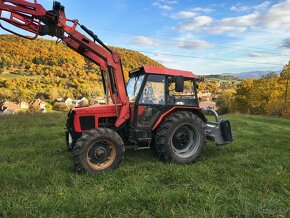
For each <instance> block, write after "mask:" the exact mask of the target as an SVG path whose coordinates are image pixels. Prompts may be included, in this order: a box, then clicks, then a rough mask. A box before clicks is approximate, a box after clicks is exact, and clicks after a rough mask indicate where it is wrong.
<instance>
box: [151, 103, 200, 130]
mask: <svg viewBox="0 0 290 218" xmlns="http://www.w3.org/2000/svg"><path fill="white" fill-rule="evenodd" d="M176 109H190V110H192V109H198V108H197V107H180V106H176V107H173V108H171V109H170V110H168V111H166V112H165V113H164V114H162V115H161V116H160V117H159V119H158V120H157V122H156V124H155V125H154V127H153V128H152V130H155V129H156V128H157V127H158V126H159V124H160V123H161V121H162V120H163V118H165V116H167V115H168V114H169V113H171V112H172V111H174V110H176Z"/></svg>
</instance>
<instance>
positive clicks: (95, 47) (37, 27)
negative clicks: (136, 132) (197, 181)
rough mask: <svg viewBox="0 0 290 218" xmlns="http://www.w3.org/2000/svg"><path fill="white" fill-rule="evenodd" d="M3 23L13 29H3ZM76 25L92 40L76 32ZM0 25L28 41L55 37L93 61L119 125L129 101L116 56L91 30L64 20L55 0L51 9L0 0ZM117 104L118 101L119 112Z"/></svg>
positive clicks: (27, 0) (29, 0) (28, 1)
mask: <svg viewBox="0 0 290 218" xmlns="http://www.w3.org/2000/svg"><path fill="white" fill-rule="evenodd" d="M3 23H6V24H9V25H10V26H13V27H14V28H13V29H11V28H7V27H5V26H4V25H3ZM78 26H79V27H80V28H81V29H82V30H83V31H84V32H85V33H86V34H87V35H88V37H90V38H92V39H90V38H88V37H87V36H86V35H84V34H83V33H81V32H79V31H78V30H77V27H78ZM0 27H1V28H2V29H4V30H6V31H8V32H10V33H13V34H15V35H18V36H21V37H24V38H27V39H31V40H33V39H36V38H37V37H38V36H44V35H50V36H55V37H57V38H59V39H60V40H62V41H63V42H64V43H65V44H66V45H67V46H68V47H70V48H71V49H73V50H75V51H76V52H78V53H79V54H80V55H82V56H84V57H85V58H87V59H89V60H91V61H92V62H93V63H95V64H97V65H98V66H99V67H100V69H101V72H102V77H103V78H105V79H104V86H106V87H107V88H108V89H109V92H110V96H111V99H112V102H114V103H115V104H116V110H117V111H116V112H117V114H118V119H117V121H116V123H115V125H116V126H120V125H121V124H122V123H124V122H125V121H126V120H127V119H128V118H129V100H128V96H127V92H126V86H125V80H124V76H123V70H122V63H121V59H120V57H119V55H118V54H117V53H114V52H112V51H111V50H110V49H109V48H108V47H107V46H106V45H105V44H104V43H103V42H102V41H101V40H100V39H99V38H98V37H97V36H96V35H95V34H94V33H93V32H92V31H91V30H89V29H88V28H86V27H85V26H83V25H79V23H78V20H69V19H67V18H66V15H65V10H64V7H63V6H62V5H61V4H60V3H59V2H56V1H55V2H54V4H53V9H52V10H49V11H47V10H46V9H45V8H44V7H43V6H42V5H40V4H38V3H37V0H0ZM14 29H19V30H21V31H26V32H28V33H30V34H32V36H31V37H28V36H26V35H24V34H20V33H17V32H16V31H15V30H14ZM117 104H122V107H121V110H120V111H118V107H117Z"/></svg>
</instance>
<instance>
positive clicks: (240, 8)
mask: <svg viewBox="0 0 290 218" xmlns="http://www.w3.org/2000/svg"><path fill="white" fill-rule="evenodd" d="M249 10H250V7H248V6H238V5H234V6H232V7H231V8H230V11H234V12H244V11H249Z"/></svg>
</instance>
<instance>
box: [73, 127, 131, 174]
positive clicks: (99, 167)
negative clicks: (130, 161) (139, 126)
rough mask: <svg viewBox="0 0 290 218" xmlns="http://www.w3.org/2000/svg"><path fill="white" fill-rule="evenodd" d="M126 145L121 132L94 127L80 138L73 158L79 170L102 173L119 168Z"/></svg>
mask: <svg viewBox="0 0 290 218" xmlns="http://www.w3.org/2000/svg"><path fill="white" fill-rule="evenodd" d="M124 153H125V147H124V142H123V140H122V138H121V137H120V136H119V134H118V133H117V132H115V131H113V130H111V129H108V128H98V129H92V130H90V131H89V132H87V133H84V134H83V135H82V137H81V138H79V139H78V141H77V143H76V145H75V147H74V149H73V160H74V164H75V169H76V171H78V172H88V173H100V172H104V171H108V170H112V169H115V168H117V167H118V166H119V165H120V163H121V162H122V160H123V159H124Z"/></svg>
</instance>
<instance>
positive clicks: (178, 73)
mask: <svg viewBox="0 0 290 218" xmlns="http://www.w3.org/2000/svg"><path fill="white" fill-rule="evenodd" d="M143 68H144V71H145V72H146V73H152V74H161V75H171V76H183V77H187V78H196V77H197V76H196V75H195V74H193V73H192V72H190V71H184V70H174V69H168V68H161V67H151V66H144V67H143Z"/></svg>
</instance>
